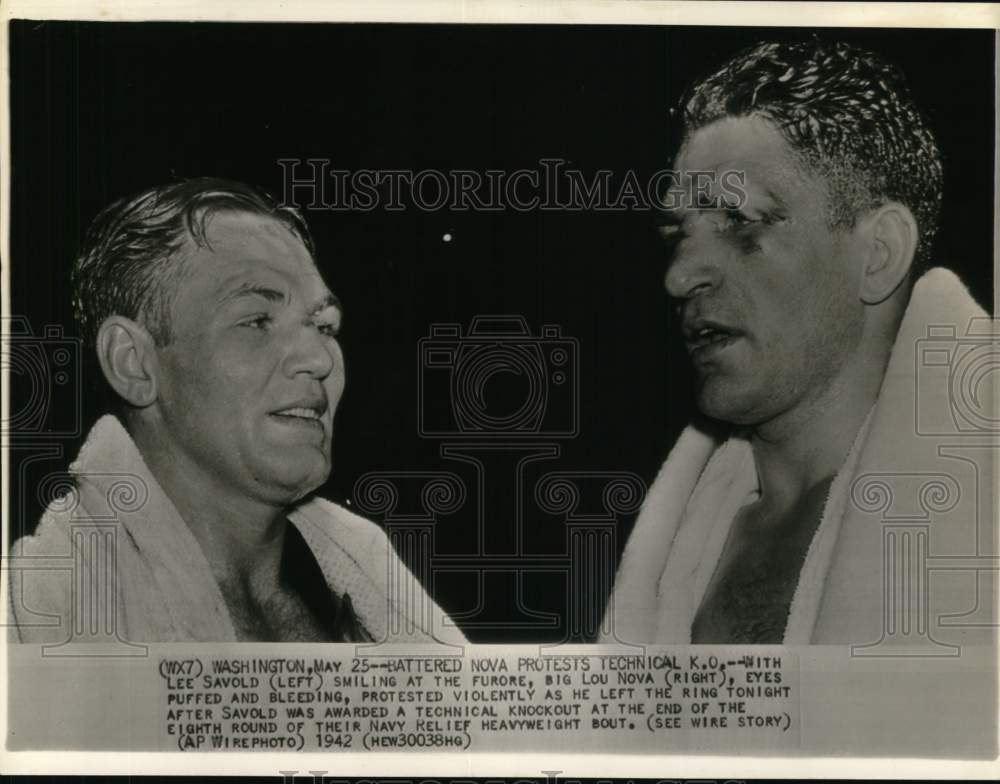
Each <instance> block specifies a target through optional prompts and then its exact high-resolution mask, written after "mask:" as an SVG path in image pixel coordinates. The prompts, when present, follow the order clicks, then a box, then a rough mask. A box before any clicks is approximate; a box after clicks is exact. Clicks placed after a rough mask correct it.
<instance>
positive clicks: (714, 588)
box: [691, 481, 829, 644]
mask: <svg viewBox="0 0 1000 784" xmlns="http://www.w3.org/2000/svg"><path fill="white" fill-rule="evenodd" d="M828 491H829V481H826V482H823V483H821V484H820V485H819V486H817V487H816V488H814V489H813V490H810V492H809V493H807V494H806V495H805V496H803V498H801V499H800V500H799V502H798V503H796V504H795V505H794V506H793V507H792V508H791V509H789V510H787V511H786V512H784V513H783V514H781V515H773V514H767V513H762V512H761V511H760V510H759V509H758V508H755V507H754V506H750V507H747V508H746V509H745V510H744V511H743V512H742V513H741V514H740V516H739V517H738V518H737V519H736V520H735V521H734V522H733V526H732V529H731V532H730V535H729V538H728V539H727V541H726V544H725V547H724V548H723V552H722V556H721V558H720V559H719V564H718V566H717V567H716V570H715V573H714V574H713V576H712V579H711V581H710V582H709V585H708V588H707V590H706V592H705V596H704V598H703V600H702V603H701V606H700V607H699V609H698V612H697V614H696V615H695V619H694V623H693V624H692V626H691V641H692V642H693V643H695V644H698V643H707V644H712V643H715V644H719V643H757V644H780V643H781V642H782V640H783V639H784V633H785V627H786V625H787V622H788V613H789V610H790V609H791V604H792V599H793V598H794V596H795V590H796V588H797V587H798V583H799V575H800V573H801V571H802V564H803V563H804V561H805V558H806V554H807V552H808V550H809V545H810V543H811V542H812V538H813V535H814V534H815V532H816V528H817V527H818V525H819V522H820V520H821V518H822V515H823V508H824V504H825V500H826V496H827V493H828Z"/></svg>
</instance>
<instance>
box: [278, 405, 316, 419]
mask: <svg viewBox="0 0 1000 784" xmlns="http://www.w3.org/2000/svg"><path fill="white" fill-rule="evenodd" d="M274 415H275V416H280V417H293V418H297V419H320V418H321V417H322V415H321V414H320V413H319V411H317V410H316V409H315V408H286V409H285V410H284V411H275V412H274Z"/></svg>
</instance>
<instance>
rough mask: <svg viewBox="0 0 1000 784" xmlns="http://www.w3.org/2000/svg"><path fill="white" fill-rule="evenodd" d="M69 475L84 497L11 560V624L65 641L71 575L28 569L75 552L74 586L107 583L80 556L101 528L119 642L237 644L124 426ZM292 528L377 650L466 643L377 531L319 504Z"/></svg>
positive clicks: (75, 494) (207, 575) (40, 638)
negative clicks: (111, 550)
mask: <svg viewBox="0 0 1000 784" xmlns="http://www.w3.org/2000/svg"><path fill="white" fill-rule="evenodd" d="M70 474H71V475H72V477H73V480H74V482H73V483H74V485H75V489H74V490H73V491H72V492H71V493H69V494H67V495H66V496H63V497H61V498H60V499H57V500H56V501H53V502H52V504H50V505H49V508H48V509H47V510H46V512H45V514H44V515H43V517H42V521H41V523H40V524H39V526H38V528H37V530H36V531H35V533H34V535H32V536H26V537H23V538H22V539H20V540H18V542H16V543H15V545H14V547H13V549H12V556H14V558H13V560H12V567H13V568H12V569H11V570H10V573H11V579H10V582H9V588H10V590H9V604H8V608H9V609H8V612H9V616H8V617H9V618H10V621H9V622H10V623H12V624H14V625H15V627H16V633H17V637H18V638H19V639H20V640H21V641H23V642H47V643H58V642H63V641H65V640H67V638H68V637H69V629H68V626H67V624H68V622H69V620H70V619H71V618H73V617H74V616H73V610H72V602H73V589H72V587H71V580H70V578H71V575H72V573H71V572H70V571H69V570H68V568H67V569H56V570H37V569H32V568H30V567H31V561H30V559H31V558H32V557H36V558H52V557H56V558H58V557H60V556H62V557H63V558H64V559H65V560H64V563H65V565H66V567H69V565H70V564H71V563H72V561H71V555H72V554H74V553H75V555H76V557H77V561H78V563H77V569H78V570H82V572H79V571H78V573H77V577H78V578H79V577H81V576H83V577H84V578H85V580H86V583H90V581H91V579H93V580H94V582H93V583H92V584H100V580H99V579H97V577H98V575H97V574H96V571H97V570H98V569H102V568H104V567H103V565H102V564H101V563H100V562H96V563H95V562H93V561H94V559H93V558H91V557H90V556H89V553H90V551H89V550H88V549H87V547H86V546H84V547H83V548H75V549H74V545H73V543H72V541H71V526H72V525H73V524H81V523H83V524H88V522H89V523H94V522H97V523H99V522H100V521H102V520H104V521H109V522H111V523H112V524H113V525H114V530H115V531H116V555H117V568H116V570H115V575H116V583H115V588H116V594H117V596H116V600H117V616H118V622H117V623H118V625H117V631H118V636H119V637H121V638H122V639H124V640H129V641H133V642H170V641H203V642H224V641H234V640H236V639H237V637H236V631H235V628H234V626H233V623H232V620H231V618H230V616H229V611H228V608H227V606H226V603H225V600H224V599H223V596H222V592H221V590H220V589H219V586H218V584H217V583H216V581H215V578H214V576H213V574H212V570H211V567H210V566H209V563H208V560H207V559H206V558H205V555H204V553H203V552H202V549H201V546H200V545H199V544H198V541H197V539H195V537H194V534H192V533H191V530H190V529H189V528H188V526H187V525H186V523H185V522H184V521H183V519H182V518H181V516H180V514H179V513H178V512H177V509H176V507H175V506H174V505H173V503H172V502H171V501H170V499H169V498H168V497H167V495H166V493H164V492H163V490H162V488H160V486H159V484H158V483H157V482H156V480H155V478H154V477H153V475H152V474H151V473H150V471H149V469H148V467H147V466H146V464H145V462H144V461H143V459H142V456H141V454H140V453H139V450H138V448H137V447H136V446H135V443H134V442H133V441H132V439H131V437H130V436H129V434H128V432H127V431H126V430H125V428H124V427H122V425H121V423H120V422H119V421H118V420H117V419H116V418H115V417H113V416H105V417H102V418H101V419H100V420H99V421H98V422H97V423H96V424H95V425H94V427H93V429H92V430H91V431H90V433H89V434H88V437H87V440H86V442H85V443H84V446H83V448H82V449H81V450H80V454H79V456H78V458H77V460H76V461H75V462H74V463H73V464H72V465H71V466H70ZM288 519H289V520H290V521H291V522H292V523H293V524H294V525H295V527H296V528H297V529H298V530H299V531H300V533H301V534H302V537H303V539H304V540H305V541H306V543H307V544H308V546H309V548H310V550H311V551H312V553H313V555H314V556H315V558H316V561H317V563H318V564H319V566H320V568H321V569H322V571H323V575H324V577H325V579H326V582H327V584H328V585H329V587H330V589H331V590H332V591H334V592H335V593H337V594H338V595H343V594H345V593H346V594H349V595H350V597H351V603H352V605H353V609H354V612H355V614H356V615H357V617H358V619H359V620H360V621H361V623H362V625H363V626H364V627H365V629H366V630H367V631H368V632H369V633H370V634H371V635H372V636H373V638H374V639H375V641H376V642H378V641H381V640H383V639H386V638H387V635H390V634H391V638H390V639H391V641H392V642H417V643H428V644H429V643H433V642H434V641H435V639H437V640H438V641H444V642H447V643H450V644H461V643H463V642H464V638H463V636H462V635H461V632H459V630H458V629H457V628H456V627H455V626H454V625H453V624H450V623H447V624H446V621H445V619H446V616H445V614H444V612H443V611H442V610H441V609H440V608H439V607H438V606H437V605H436V604H435V603H434V602H433V600H432V599H431V598H430V596H429V595H427V594H426V593H425V592H424V590H423V588H422V587H421V586H420V585H419V583H418V582H417V581H416V579H415V578H414V577H413V575H412V574H411V573H410V572H409V570H407V568H406V566H405V565H404V564H403V562H402V561H401V560H400V559H399V558H398V557H397V556H396V554H395V552H394V551H393V549H392V547H391V545H390V543H389V541H388V539H387V537H386V536H385V534H384V533H383V532H382V530H381V529H380V528H379V527H378V526H377V525H376V524H374V523H372V522H370V521H368V520H365V519H364V518H362V517H359V516H358V515H355V514H353V513H351V512H349V511H348V510H346V509H344V508H343V507H341V506H338V505H337V504H333V503H331V502H329V501H326V500H323V499H320V498H314V499H312V500H309V501H307V502H305V503H303V504H301V505H300V506H298V507H297V508H296V509H294V510H293V511H291V513H290V514H289V516H288ZM86 583H84V584H86ZM390 586H398V587H399V588H401V589H402V590H393V589H391V588H390ZM391 590H392V592H393V593H394V594H395V595H391V596H390V591H391ZM403 591H406V592H407V593H406V594H405V595H401V594H402V593H403ZM44 614H49V615H50V616H51V617H52V618H53V619H62V623H61V625H59V626H57V627H52V626H45V625H36V624H38V623H39V616H40V615H44Z"/></svg>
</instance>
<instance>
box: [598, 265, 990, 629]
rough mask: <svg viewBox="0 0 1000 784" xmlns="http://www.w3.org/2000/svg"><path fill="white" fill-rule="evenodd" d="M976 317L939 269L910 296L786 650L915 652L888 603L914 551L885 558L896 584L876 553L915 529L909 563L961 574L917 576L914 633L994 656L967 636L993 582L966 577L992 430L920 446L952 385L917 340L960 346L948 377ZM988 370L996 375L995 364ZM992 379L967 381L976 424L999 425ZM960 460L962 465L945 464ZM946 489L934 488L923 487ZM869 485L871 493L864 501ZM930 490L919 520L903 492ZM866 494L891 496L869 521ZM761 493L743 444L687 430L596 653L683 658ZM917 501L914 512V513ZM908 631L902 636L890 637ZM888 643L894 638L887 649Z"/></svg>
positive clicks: (816, 542) (940, 436)
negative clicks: (945, 564)
mask: <svg viewBox="0 0 1000 784" xmlns="http://www.w3.org/2000/svg"><path fill="white" fill-rule="evenodd" d="M985 317H986V313H985V312H984V311H983V310H982V309H981V308H980V307H979V306H978V305H977V304H976V303H975V302H974V301H973V299H972V298H971V297H970V296H969V294H968V292H967V291H966V289H965V287H964V286H963V285H962V284H961V283H960V282H959V280H958V279H957V278H956V277H955V275H954V274H953V273H951V272H949V271H947V270H944V269H940V268H937V269H933V270H930V271H929V272H927V273H926V274H925V275H924V276H923V277H921V279H920V280H919V281H918V282H917V284H916V286H915V287H914V290H913V294H912V296H911V299H910V303H909V306H908V307H907V310H906V314H905V315H904V318H903V321H902V324H901V325H900V329H899V333H898V335H897V338H896V342H895V345H894V347H893V351H892V355H891V357H890V361H889V364H888V367H887V369H886V375H885V379H884V381H883V384H882V389H881V390H880V392H879V397H878V399H877V401H876V403H875V406H874V407H873V409H872V411H871V412H870V414H869V416H868V418H867V420H866V421H865V424H864V426H863V427H862V428H861V431H860V432H859V433H858V436H857V438H856V440H855V443H854V447H853V448H852V449H851V452H850V454H849V455H848V457H847V460H846V461H845V463H844V466H843V467H842V468H841V470H840V472H839V473H838V474H837V476H836V478H835V479H834V481H833V483H832V485H831V488H830V493H829V496H828V498H827V502H826V505H825V507H824V510H823V516H822V519H821V521H820V524H819V526H818V527H817V529H816V533H815V534H814V536H813V539H812V542H811V543H810V546H809V549H808V551H807V554H806V558H805V561H804V563H803V566H802V569H801V572H800V575H799V582H798V585H797V588H796V590H795V594H794V596H793V599H792V603H791V607H790V610H789V615H788V621H787V623H786V628H785V634H784V642H785V644H808V643H813V644H842V643H853V644H859V645H864V644H869V643H877V642H879V641H883V642H885V641H887V640H886V638H887V636H888V637H890V638H892V640H891V641H900V642H905V643H907V644H911V645H912V644H915V643H919V642H921V641H924V640H925V638H924V637H922V636H920V635H919V634H918V633H917V632H918V630H917V629H914V628H911V626H910V623H911V620H912V619H913V618H914V617H915V616H914V612H913V605H912V604H911V605H908V606H907V605H903V604H901V603H900V601H898V599H899V597H900V595H901V594H900V593H899V592H898V591H897V593H896V594H895V595H894V596H890V597H889V598H888V599H885V598H884V597H885V594H886V591H887V587H886V585H887V583H886V578H887V575H888V576H889V578H890V579H889V588H891V587H892V586H893V585H896V586H900V585H902V582H900V581H905V580H907V579H909V578H910V577H912V574H909V575H908V574H904V573H903V572H901V571H899V569H900V568H901V567H902V560H906V559H912V560H909V561H908V563H909V564H911V565H916V564H917V563H918V562H919V559H918V558H917V550H916V549H911V550H905V551H902V552H903V555H902V556H900V554H899V553H896V554H895V555H894V556H893V557H894V558H895V561H894V564H895V566H893V567H892V568H893V569H896V571H892V570H889V571H887V569H886V567H885V565H884V564H885V553H886V550H887V549H888V550H892V548H893V546H894V544H892V543H893V542H900V541H902V539H900V538H898V537H897V538H896V539H892V538H888V539H887V538H886V532H887V530H888V529H887V525H888V526H892V525H899V526H903V527H905V526H906V525H911V526H912V525H913V524H915V525H916V526H917V527H918V528H919V526H921V525H928V526H929V529H927V530H929V538H928V539H924V540H923V542H924V544H923V545H919V544H918V539H919V537H918V536H915V535H914V534H913V531H915V530H917V529H915V528H912V527H911V528H910V529H908V531H909V534H908V535H909V536H910V539H909V540H908V541H909V542H910V543H911V545H912V547H913V548H918V547H926V550H925V551H923V552H922V555H927V556H929V557H930V556H965V557H968V560H967V564H968V565H967V566H966V568H965V569H964V570H963V569H956V570H948V571H945V570H944V569H940V570H938V572H936V573H935V572H934V570H933V568H932V567H933V565H934V561H933V558H931V559H930V560H928V561H926V562H923V563H925V564H927V565H929V566H928V568H927V569H926V570H924V571H923V572H921V574H922V575H923V577H924V578H927V577H928V576H929V579H930V582H929V587H928V583H927V582H924V583H923V584H922V585H920V584H918V587H917V589H916V590H917V592H918V593H919V594H920V597H921V598H918V599H916V601H918V602H919V601H923V602H924V603H925V606H926V616H927V617H928V618H929V622H930V629H928V630H924V631H926V632H927V633H928V634H929V635H930V636H931V637H932V638H933V639H934V640H936V641H941V642H943V641H945V640H947V642H949V643H987V642H990V641H991V640H992V637H993V630H992V629H991V628H989V627H988V626H985V625H974V624H976V623H979V622H980V621H981V620H982V618H983V617H984V616H985V617H986V618H987V619H988V618H989V617H990V616H991V615H992V613H991V612H990V610H991V609H992V600H993V596H992V593H993V590H992V586H993V580H992V578H993V574H994V573H993V572H992V571H990V569H989V568H985V569H981V570H979V571H978V572H977V571H976V565H977V563H978V564H981V565H983V566H987V567H988V565H987V564H986V563H985V561H978V562H977V561H976V560H975V558H974V556H977V555H989V554H990V553H995V538H994V537H993V535H992V532H993V528H994V525H993V520H994V519H995V512H994V509H993V486H994V485H993V480H994V466H995V454H996V445H997V438H996V432H995V430H992V431H991V430H990V429H989V427H987V428H986V429H985V430H980V431H979V432H972V433H970V432H969V431H968V429H967V428H963V426H961V425H958V424H954V425H953V426H952V428H951V432H944V431H947V430H948V428H937V429H938V430H941V431H942V432H934V433H931V432H927V431H928V428H927V427H926V426H922V425H921V424H920V423H921V421H922V419H921V417H920V416H919V412H918V407H919V408H920V409H921V410H922V411H927V410H931V411H937V412H947V411H948V410H949V407H950V406H951V407H953V406H954V403H955V395H956V394H957V393H956V386H955V385H954V384H950V383H949V381H948V378H949V377H948V374H947V373H944V374H943V375H942V373H941V372H939V371H940V370H941V369H940V368H939V367H934V368H929V367H927V366H926V365H925V363H924V360H923V357H922V355H921V352H920V349H921V345H922V344H926V342H927V340H928V336H929V335H930V334H932V333H929V331H928V328H929V327H936V326H946V327H953V328H954V329H955V334H956V336H957V339H956V340H953V341H951V342H950V344H949V343H948V341H945V346H944V348H945V349H948V348H949V346H950V348H951V349H952V353H951V358H952V360H951V361H952V363H953V364H956V365H957V364H960V363H957V362H955V358H956V357H960V356H962V354H961V353H959V352H961V351H963V350H964V349H965V348H968V347H969V346H972V347H973V348H975V347H976V346H979V347H980V349H982V348H983V340H984V338H982V337H980V338H979V339H978V341H979V342H978V343H977V342H975V341H974V340H971V339H969V340H966V341H965V342H964V343H963V338H964V337H965V336H966V332H967V330H968V329H969V326H970V324H971V323H973V319H984V318H985ZM978 323H979V324H980V325H981V324H982V321H980V322H978ZM985 340H987V341H988V338H986V339H985ZM963 347H964V348H963ZM986 350H989V347H988V346H986ZM993 351H994V352H995V347H994V348H993ZM993 357H994V367H995V353H994V354H993ZM957 370H958V371H961V370H962V368H960V367H959V368H957ZM928 371H930V372H928ZM954 375H955V374H954V373H952V376H951V377H954ZM989 376H990V374H988V373H985V374H984V373H980V374H979V376H978V378H977V379H976V381H977V382H978V386H977V387H976V392H977V394H978V398H977V400H976V401H974V402H977V403H978V404H979V405H981V406H982V408H983V410H984V411H985V412H986V418H987V419H989V418H990V412H994V413H993V415H992V419H993V422H996V421H997V418H996V415H995V408H994V406H993V402H994V401H995V398H994V397H993V390H992V387H991V386H990V383H991V378H990V377H989ZM942 382H943V383H942ZM918 385H919V388H918ZM945 418H947V417H945ZM930 429H931V430H934V428H930ZM956 450H957V451H958V452H960V453H961V455H959V456H953V455H951V452H954V451H956ZM941 476H944V477H945V479H944V480H940V479H934V477H941ZM948 477H951V478H952V480H953V482H951V484H949V481H948ZM869 480H871V482H872V484H871V485H866V483H867V482H869ZM927 481H930V482H932V485H933V487H936V488H938V490H934V489H933V487H932V490H931V491H930V493H931V495H933V494H934V493H935V492H938V491H939V490H940V488H942V487H950V488H951V489H952V490H957V491H958V492H957V493H953V495H955V496H956V497H955V498H954V499H952V500H953V501H954V503H951V502H950V501H942V500H941V499H940V498H939V499H938V502H934V500H933V498H932V499H931V503H930V512H928V509H927V507H926V506H921V503H922V502H923V501H924V500H925V499H924V498H923V491H921V490H915V491H914V490H913V488H915V487H918V486H923V484H921V483H924V484H926V482H927ZM879 483H880V484H879ZM934 483H936V484H934ZM866 486H868V487H871V488H874V489H875V490H877V488H878V487H879V486H889V487H890V488H892V487H894V488H895V489H894V490H890V500H889V503H888V504H887V505H880V504H878V503H876V502H877V501H878V500H879V499H877V498H874V497H872V498H869V499H868V500H867V501H866V499H865V498H864V497H860V500H859V495H858V494H859V493H864V492H865V491H864V487H866ZM759 490H760V488H759V484H758V478H757V470H756V466H755V464H754V458H753V450H752V448H751V447H750V444H749V442H748V441H747V440H746V439H745V438H742V437H740V436H732V437H730V438H728V439H726V440H724V441H720V440H719V439H717V438H714V437H713V436H711V435H709V434H708V433H706V432H704V431H703V430H701V429H699V428H698V427H697V426H690V427H688V428H687V429H686V430H685V431H684V432H683V433H682V434H681V437H680V439H679V440H678V442H677V444H676V445H675V446H674V448H673V450H672V451H671V453H670V456H669V457H668V458H667V461H666V463H665V464H664V466H663V468H662V469H661V470H660V473H659V475H658V476H657V477H656V480H655V481H654V483H653V486H652V487H651V488H650V491H649V494H648V495H647V497H646V500H645V502H644V504H643V508H642V510H641V511H640V513H639V517H638V519H637V521H636V524H635V528H634V530H633V532H632V534H631V536H630V538H629V541H628V544H627V545H626V548H625V553H624V555H623V557H622V562H621V565H620V567H619V569H618V575H617V578H616V583H615V588H614V591H613V593H612V596H611V599H610V601H609V603H608V607H607V609H606V614H610V620H611V621H612V623H610V624H609V623H605V624H604V628H605V629H609V632H608V633H606V635H605V636H604V637H603V638H602V639H601V640H600V642H604V643H612V642H614V641H615V640H618V641H621V642H629V643H639V644H641V643H662V644H681V645H683V644H690V642H691V625H692V623H693V621H694V618H695V614H696V613H697V611H698V609H699V607H700V605H701V602H702V599H703V598H704V595H705V591H706V589H707V587H708V583H709V581H710V580H711V578H712V575H713V574H714V572H715V569H716V566H717V565H718V563H719V559H720V557H721V554H722V550H723V547H724V545H725V542H726V539H727V537H728V535H729V530H730V527H731V525H732V523H733V520H734V518H735V517H736V514H737V512H738V511H739V510H740V508H741V507H743V506H745V505H746V504H748V503H751V502H752V501H754V500H755V499H756V498H757V497H758V495H759ZM892 492H895V494H896V495H892ZM916 494H921V498H919V499H918V498H915V497H910V496H915V495H916ZM868 501H871V502H872V503H868ZM893 530H895V531H898V532H899V534H900V535H901V536H902V534H903V533H904V530H903V528H897V529H893ZM886 542H890V544H888V545H887V544H886ZM894 580H895V582H893V581H894ZM911 584H912V583H911ZM890 593H891V591H890ZM887 608H888V609H887ZM976 610H978V614H977V615H975V616H973V615H966V620H965V621H963V619H962V618H961V617H959V616H963V615H964V614H969V613H973V611H976ZM887 612H888V616H887V615H886V613H887ZM917 614H918V615H919V613H917ZM946 614H948V615H951V616H953V617H952V618H950V619H947V620H946V621H945V624H944V625H942V624H941V623H939V621H940V620H941V617H942V616H943V615H946ZM887 618H889V620H887ZM966 621H968V623H967V624H966ZM893 624H896V625H895V626H893ZM904 624H905V626H904ZM949 624H950V625H949ZM904 628H905V631H906V634H905V635H903V634H899V632H901V631H902V630H904ZM887 629H888V631H889V632H892V634H889V635H887V634H886V631H887Z"/></svg>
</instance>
